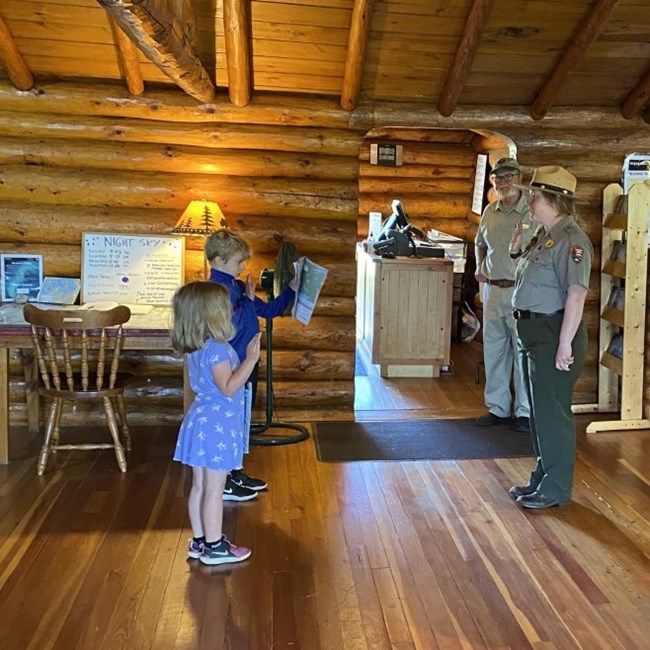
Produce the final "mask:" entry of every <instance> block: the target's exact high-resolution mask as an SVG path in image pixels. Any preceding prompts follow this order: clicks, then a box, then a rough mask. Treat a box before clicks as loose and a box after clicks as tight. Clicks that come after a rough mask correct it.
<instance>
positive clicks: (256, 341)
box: [246, 332, 262, 362]
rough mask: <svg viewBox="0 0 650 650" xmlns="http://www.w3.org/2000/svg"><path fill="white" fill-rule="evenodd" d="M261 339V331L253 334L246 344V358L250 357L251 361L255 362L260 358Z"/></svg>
mask: <svg viewBox="0 0 650 650" xmlns="http://www.w3.org/2000/svg"><path fill="white" fill-rule="evenodd" d="M261 340H262V333H261V332H258V333H257V334H255V336H254V337H253V338H252V339H251V340H250V341H249V342H248V345H247V346H246V358H247V359H251V360H252V361H255V362H257V360H258V359H259V358H260V341H261Z"/></svg>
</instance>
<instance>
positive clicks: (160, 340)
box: [0, 305, 171, 465]
mask: <svg viewBox="0 0 650 650" xmlns="http://www.w3.org/2000/svg"><path fill="white" fill-rule="evenodd" d="M1 316H2V318H0V464H3V465H6V464H7V463H8V462H9V459H10V455H9V350H10V349H12V348H13V349H21V350H23V364H24V367H25V388H26V392H27V421H28V423H29V431H30V432H31V433H37V432H38V428H39V401H38V392H37V390H36V389H37V386H38V374H37V373H38V368H37V367H36V364H35V363H34V356H33V354H32V338H31V329H30V327H29V325H28V324H27V323H26V322H25V321H24V320H23V309H22V306H18V305H4V306H3V307H2V311H1ZM170 316H171V310H170V308H169V307H154V308H153V309H152V310H151V311H150V312H149V313H148V314H132V315H131V319H130V320H129V322H128V323H127V324H126V325H125V326H124V333H125V339H124V349H125V350H169V349H171V342H170V339H169V326H170Z"/></svg>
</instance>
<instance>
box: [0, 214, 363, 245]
mask: <svg viewBox="0 0 650 650" xmlns="http://www.w3.org/2000/svg"><path fill="white" fill-rule="evenodd" d="M178 218H179V213H178V211H176V210H158V209H146V208H114V207H93V206H89V207H83V206H81V207H80V206H69V205H40V204H33V205H25V204H24V203H15V202H14V203H3V204H0V242H7V243H12V244H18V243H24V244H38V243H45V242H52V241H56V242H58V243H61V244H80V243H81V234H82V233H83V232H119V233H124V234H148V233H156V234H169V233H170V232H171V229H172V228H173V227H174V225H175V224H176V222H177V221H178ZM227 221H228V226H229V227H230V228H232V229H233V230H235V231H237V232H238V234H240V235H241V236H242V237H244V239H246V241H248V242H249V244H250V245H251V247H252V249H253V255H257V254H261V253H269V254H277V252H278V250H279V246H280V244H281V243H282V242H294V243H297V242H299V250H298V252H299V254H301V255H302V254H304V255H319V254H321V253H326V254H330V253H333V252H335V251H337V250H339V249H340V247H341V242H345V241H351V240H353V239H354V236H355V235H354V232H355V224H354V223H353V222H352V221H330V220H325V219H311V220H308V221H307V220H304V219H297V218H293V219H290V218H282V217H274V218H268V217H258V216H248V215H245V216H240V215H237V214H232V213H229V214H228V215H227ZM193 245H196V246H198V247H199V248H200V247H201V246H202V241H201V240H200V239H199V238H197V239H196V240H191V241H190V240H188V242H187V243H186V246H187V247H191V246H193Z"/></svg>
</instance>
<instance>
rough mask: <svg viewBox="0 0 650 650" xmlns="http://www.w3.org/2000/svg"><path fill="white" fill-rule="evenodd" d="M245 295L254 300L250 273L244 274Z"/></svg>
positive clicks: (253, 285) (253, 282)
mask: <svg viewBox="0 0 650 650" xmlns="http://www.w3.org/2000/svg"><path fill="white" fill-rule="evenodd" d="M246 297H247V298H250V300H255V280H253V276H252V275H251V274H250V273H249V274H248V275H247V276H246Z"/></svg>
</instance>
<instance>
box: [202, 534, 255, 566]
mask: <svg viewBox="0 0 650 650" xmlns="http://www.w3.org/2000/svg"><path fill="white" fill-rule="evenodd" d="M250 554H251V550H250V549H249V548H246V547H245V546H235V545H234V544H232V543H231V542H229V541H228V540H227V539H226V537H225V535H224V536H223V537H222V538H221V539H220V540H219V542H217V543H216V544H214V545H210V546H208V545H207V544H206V545H205V546H204V547H203V552H202V553H201V557H200V558H199V559H200V560H201V562H203V564H229V563H232V562H243V561H244V560H246V559H248V558H249V557H250Z"/></svg>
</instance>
